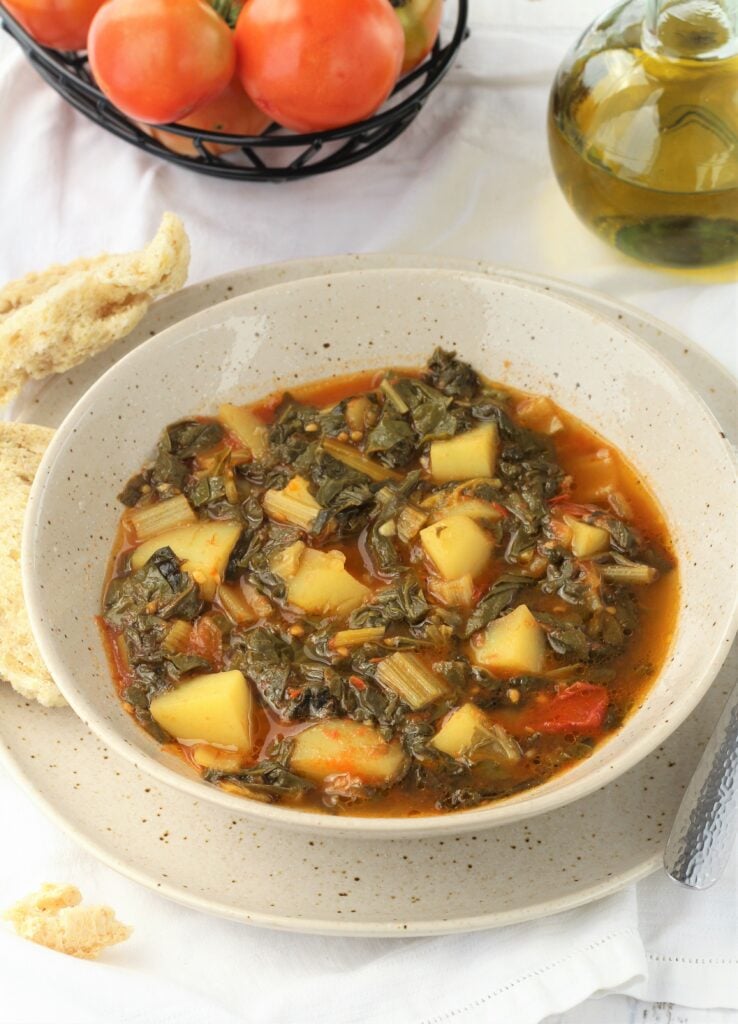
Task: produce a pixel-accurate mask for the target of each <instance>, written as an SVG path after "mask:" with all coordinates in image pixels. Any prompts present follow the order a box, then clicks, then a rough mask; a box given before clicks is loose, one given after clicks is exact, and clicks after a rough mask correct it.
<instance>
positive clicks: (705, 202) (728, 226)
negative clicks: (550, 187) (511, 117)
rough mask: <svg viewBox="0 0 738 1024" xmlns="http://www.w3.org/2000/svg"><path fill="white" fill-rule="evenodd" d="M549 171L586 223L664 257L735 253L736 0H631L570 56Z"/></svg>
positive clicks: (717, 257)
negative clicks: (554, 174)
mask: <svg viewBox="0 0 738 1024" xmlns="http://www.w3.org/2000/svg"><path fill="white" fill-rule="evenodd" d="M549 143H550V148H551V157H552V160H553V166H554V170H555V172H556V175H557V178H558V180H559V184H560V185H561V188H562V190H563V192H564V195H565V196H566V198H567V200H568V201H569V203H570V204H571V205H572V207H573V208H574V210H575V211H576V213H577V214H578V215H579V217H580V218H581V219H582V220H583V221H584V223H585V224H586V225H587V226H588V227H590V228H592V229H593V230H594V231H596V232H597V233H598V234H599V235H600V236H601V237H603V238H605V239H606V240H607V241H609V242H611V243H613V244H614V245H616V246H617V247H618V248H619V249H621V250H622V251H623V252H625V253H627V254H628V255H630V256H634V257H636V258H637V259H640V260H642V261H645V262H648V263H654V264H661V265H664V266H671V267H705V266H715V265H718V264H729V263H732V262H733V261H738V0H629V2H627V3H624V4H620V5H619V6H618V7H616V8H615V9H614V10H612V11H610V12H609V13H608V14H606V15H605V16H604V17H602V18H601V19H599V20H598V21H596V22H595V23H594V24H593V25H592V26H591V27H590V28H589V29H587V31H586V32H585V33H584V35H583V36H582V38H581V39H580V40H579V42H578V43H577V44H576V46H575V47H574V48H573V50H572V51H571V52H570V53H569V54H568V56H567V57H566V59H565V60H564V63H563V64H562V66H561V68H560V69H559V71H558V73H557V76H556V79H555V81H554V85H553V89H552V93H551V102H550V108H549Z"/></svg>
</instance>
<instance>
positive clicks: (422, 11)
mask: <svg viewBox="0 0 738 1024" xmlns="http://www.w3.org/2000/svg"><path fill="white" fill-rule="evenodd" d="M390 2H391V3H392V6H393V7H394V9H395V14H396V15H397V17H398V18H399V19H400V24H401V25H402V31H403V32H404V33H405V57H404V59H403V62H402V73H403V75H405V74H407V72H408V71H412V69H413V68H416V67H417V66H418V64H420V63H422V61H424V60H425V58H426V57H427V56H428V54H429V53H430V52H431V50H432V49H433V46H434V44H435V41H436V39H438V33H439V32H440V30H441V18H442V17H443V0H390Z"/></svg>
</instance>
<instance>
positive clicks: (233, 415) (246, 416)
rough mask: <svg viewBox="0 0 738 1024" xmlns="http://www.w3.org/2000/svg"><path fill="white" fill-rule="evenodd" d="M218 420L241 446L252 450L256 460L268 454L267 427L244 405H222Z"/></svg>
mask: <svg viewBox="0 0 738 1024" xmlns="http://www.w3.org/2000/svg"><path fill="white" fill-rule="evenodd" d="M218 419H219V420H220V422H221V423H222V424H223V426H224V427H225V428H226V430H229V431H230V432H231V433H232V434H235V436H236V437H237V438H238V440H239V441H240V442H241V444H245V445H246V447H247V448H249V449H250V451H251V454H252V455H253V456H254V458H256V459H260V458H261V457H262V456H263V455H265V454H266V450H267V447H268V439H267V433H268V431H267V427H266V424H264V423H262V421H261V420H260V419H259V417H258V416H255V415H254V413H252V412H251V410H250V409H246V408H245V407H244V406H242V405H221V407H220V409H218Z"/></svg>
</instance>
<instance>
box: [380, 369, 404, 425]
mask: <svg viewBox="0 0 738 1024" xmlns="http://www.w3.org/2000/svg"><path fill="white" fill-rule="evenodd" d="M379 387H380V390H381V391H383V392H384V394H385V395H386V396H387V398H388V399H389V400H390V402H392V404H393V405H394V407H395V409H397V411H398V412H399V413H400V415H401V416H404V415H405V413H406V412H408V407H407V403H406V402H405V401H404V399H403V398H402V396H401V395H400V394H399V392H398V391H397V389H396V388H395V387H394V385H393V384H391V383H390V382H389V380H388V379H387V378H386V377H385V378H384V380H383V381H382V383H381V384H380V385H379Z"/></svg>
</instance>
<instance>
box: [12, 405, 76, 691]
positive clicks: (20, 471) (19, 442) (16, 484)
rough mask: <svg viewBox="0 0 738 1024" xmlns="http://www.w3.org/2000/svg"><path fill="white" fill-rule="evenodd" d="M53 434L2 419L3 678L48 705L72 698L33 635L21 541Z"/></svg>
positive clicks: (48, 430)
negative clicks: (60, 685) (52, 672)
mask: <svg viewBox="0 0 738 1024" xmlns="http://www.w3.org/2000/svg"><path fill="white" fill-rule="evenodd" d="M53 436H54V431H53V430H50V429H49V428H48V427H36V426H33V425H32V424H30V423H9V422H6V421H0V480H2V481H3V486H2V488H0V580H2V586H1V587H0V638H1V639H0V679H5V680H7V681H8V682H9V683H10V685H11V686H12V687H13V689H14V690H17V691H18V693H20V694H21V696H23V697H27V698H29V699H30V700H37V701H38V702H39V704H43V705H44V706H45V707H61V706H63V705H64V704H66V701H65V700H64V698H63V697H62V695H61V694H60V693H59V691H58V689H57V688H56V685H55V683H54V680H53V679H52V678H51V676H50V674H49V672H48V671H47V669H46V666H45V665H44V663H43V661H42V660H41V655H40V653H39V650H38V648H37V647H36V641H35V640H34V639H33V633H32V632H31V624H30V622H29V621H28V613H27V612H26V605H25V601H24V599H23V584H22V581H21V566H20V543H21V532H22V530H23V517H24V515H25V511H26V505H27V504H28V495H29V493H30V491H31V484H32V483H33V478H34V476H35V475H36V470H37V469H38V466H39V463H40V462H41V457H42V455H43V454H44V452H45V451H46V448H47V446H48V444H49V442H50V441H51V438H52V437H53Z"/></svg>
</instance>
